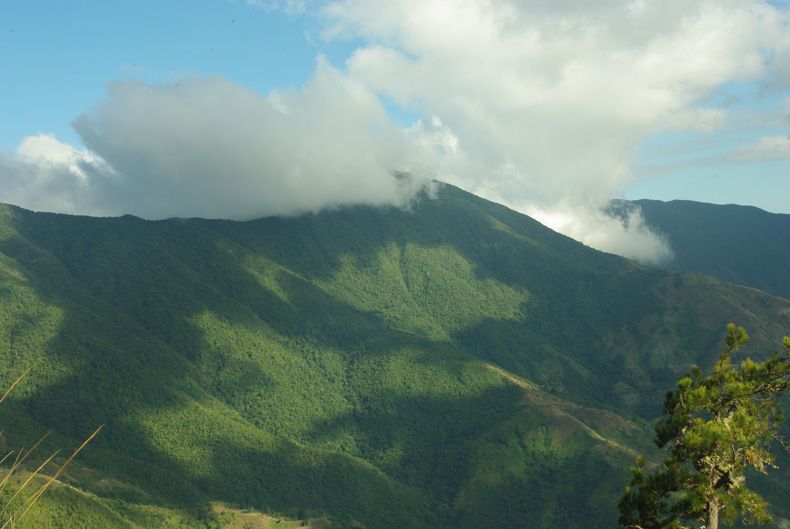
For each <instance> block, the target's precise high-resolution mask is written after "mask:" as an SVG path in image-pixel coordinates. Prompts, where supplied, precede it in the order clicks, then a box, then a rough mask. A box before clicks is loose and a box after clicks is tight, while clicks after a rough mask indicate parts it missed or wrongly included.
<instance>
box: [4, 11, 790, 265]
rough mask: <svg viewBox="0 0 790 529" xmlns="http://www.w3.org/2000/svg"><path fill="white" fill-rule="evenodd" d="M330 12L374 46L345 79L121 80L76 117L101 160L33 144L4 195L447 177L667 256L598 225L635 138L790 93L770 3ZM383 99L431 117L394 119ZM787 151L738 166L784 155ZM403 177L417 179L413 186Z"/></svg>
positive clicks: (60, 200)
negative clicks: (739, 85)
mask: <svg viewBox="0 0 790 529" xmlns="http://www.w3.org/2000/svg"><path fill="white" fill-rule="evenodd" d="M247 3H248V4H255V5H257V6H258V7H262V8H265V9H273V10H282V11H286V12H290V13H300V12H302V11H304V10H305V9H310V7H311V6H312V5H314V4H317V2H310V1H309V0H247ZM320 11H321V15H322V20H323V21H324V23H325V27H324V29H325V36H327V37H328V38H343V37H348V36H350V37H354V38H359V39H361V41H362V42H364V44H363V45H362V46H361V47H360V48H359V49H357V50H356V51H355V52H354V53H353V54H352V55H351V56H350V57H349V59H348V61H347V62H346V64H345V65H344V68H343V69H341V70H338V69H335V68H333V67H332V66H330V65H328V64H327V63H326V62H325V61H324V60H319V62H318V66H317V68H316V72H315V74H314V77H313V78H312V79H311V80H310V81H309V82H308V84H307V85H306V86H305V87H304V88H302V89H299V90H286V91H273V92H271V93H270V94H267V95H260V94H257V93H255V92H253V91H251V90H248V89H246V88H244V87H241V86H238V85H235V84H233V83H231V82H229V81H227V80H224V79H222V78H209V79H200V78H193V79H186V80H183V81H181V82H179V83H172V84H169V85H164V86H150V85H145V84H142V83H135V82H120V83H115V84H113V85H112V86H111V87H110V89H109V97H108V99H107V101H105V102H104V103H102V104H101V105H99V106H98V107H96V108H95V109H93V110H91V111H89V112H87V113H86V114H84V115H83V116H81V117H79V118H78V119H77V120H76V121H75V128H76V129H77V131H78V132H79V134H80V136H81V137H82V140H83V143H84V144H85V145H86V146H87V147H88V148H89V150H84V149H74V148H72V147H69V146H66V145H64V144H61V143H59V142H57V141H56V140H54V138H49V139H46V137H36V138H34V139H30V140H28V141H26V142H25V143H24V144H23V145H22V146H20V149H19V150H18V152H17V153H16V154H14V155H4V156H1V157H0V164H3V168H4V170H5V176H0V179H2V181H0V184H3V185H2V186H0V200H6V201H12V202H17V203H20V204H21V205H27V206H29V207H40V208H42V209H44V208H45V207H47V208H50V209H55V210H59V211H70V212H85V213H102V214H106V213H134V214H137V215H141V216H144V217H151V218H160V217H166V216H206V217H226V218H250V217H254V216H260V215H270V214H296V213H300V212H305V211H314V210H318V209H321V208H325V207H332V206H335V205H340V204H354V203H366V204H402V203H404V202H405V201H407V200H408V199H409V197H410V196H412V194H413V192H414V189H416V188H417V187H418V186H419V185H421V184H422V183H424V182H425V181H427V179H428V178H429V177H436V178H438V179H441V180H445V181H449V182H450V183H454V184H457V185H460V186H461V187H464V188H465V189H468V190H470V191H472V192H476V193H478V194H482V195H483V196H485V197H487V198H490V199H492V200H496V201H499V202H503V203H505V204H508V205H510V206H511V207H514V208H516V209H519V210H521V211H524V212H526V213H537V214H539V215H542V217H541V218H543V219H546V222H548V223H550V225H552V226H553V227H555V228H557V229H559V230H560V231H562V232H564V233H566V234H568V235H571V236H573V237H576V238H578V239H579V240H582V241H584V242H586V243H587V244H590V245H592V246H596V247H598V248H601V249H604V250H609V251H616V252H617V253H621V254H623V255H628V256H632V257H636V258H639V259H642V260H652V261H656V260H660V259H663V258H664V257H662V256H665V255H666V251H667V245H666V241H664V240H663V239H662V238H661V237H659V236H657V235H656V234H654V233H652V232H650V231H649V229H647V228H646V227H645V225H644V222H643V220H642V219H641V217H640V216H639V215H638V214H637V213H633V214H632V215H631V216H630V217H629V218H628V219H627V221H626V222H621V221H620V220H615V219H611V218H609V217H606V216H605V215H603V214H602V213H600V211H601V208H602V207H604V206H605V205H606V204H607V202H608V200H609V199H610V198H611V197H612V196H614V195H616V194H618V192H619V191H621V190H622V189H623V188H624V187H625V186H626V185H628V184H629V183H630V182H631V181H632V180H633V179H634V178H635V175H634V173H633V170H632V158H633V156H634V154H635V152H636V150H637V148H638V146H639V145H640V144H641V143H642V141H643V140H644V139H645V138H646V137H647V136H649V135H650V134H653V133H655V132H661V131H666V130H673V129H680V130H694V131H709V130H715V129H717V128H719V127H721V126H722V124H724V123H725V122H727V121H728V120H729V119H730V117H729V115H728V109H727V108H726V105H724V104H723V103H721V104H718V105H717V104H713V103H710V102H709V101H710V96H711V95H712V94H713V92H714V90H715V89H716V88H717V87H719V86H721V85H722V84H724V83H728V82H732V81H739V80H746V81H750V80H763V81H765V80H767V79H769V78H770V79H773V80H774V82H775V84H776V83H779V80H780V79H782V76H783V75H784V73H783V72H784V70H785V69H786V62H787V61H783V59H782V58H783V57H786V56H788V54H790V29H789V28H790V24H788V22H790V19H788V11H787V10H786V9H785V10H782V9H779V8H776V7H774V6H772V5H770V4H768V3H765V2H762V1H760V0H697V1H689V0H663V1H658V0H652V1H651V0H602V1H599V2H588V1H586V0H585V1H581V0H557V1H555V2H545V1H543V0H500V1H493V0H337V1H330V2H324V3H323V7H322V8H320ZM777 86H778V85H777ZM381 96H385V97H387V98H390V99H392V100H394V101H395V102H397V103H398V104H400V105H401V106H403V107H404V108H406V109H408V110H410V111H413V112H416V113H418V114H420V115H422V116H423V118H422V119H420V120H419V121H417V122H416V123H414V124H413V125H412V126H411V127H409V128H407V129H406V130H404V129H402V128H399V127H397V126H395V125H393V124H392V122H391V120H390V119H389V117H388V116H387V113H386V111H385V110H384V108H383V106H382V104H381V101H380V97H381ZM706 102H707V103H706ZM782 142H783V139H782V138H780V137H771V138H764V139H763V140H761V141H760V142H757V143H756V144H754V145H752V146H748V147H746V148H744V149H743V150H742V152H740V154H738V155H737V156H740V157H741V158H744V157H748V156H755V155H756V154H759V153H762V154H761V156H763V157H765V156H769V157H770V156H774V157H776V156H780V154H779V153H783V152H784V151H783V150H782V149H784V147H783V145H784V143H782ZM781 156H784V155H783V154H781ZM110 168H112V169H110ZM23 169H24V170H23ZM394 171H410V172H412V173H414V174H415V175H417V176H416V179H414V180H412V184H409V185H406V184H405V183H404V181H403V180H398V179H395V178H393V177H392V173H393V172H394ZM27 173H30V174H31V176H29V177H26V176H24V175H25V174H27ZM9 175H10V176H9ZM5 180H8V181H9V182H10V184H9V185H6V182H5ZM26 186H27V187H26ZM404 186H405V187H404ZM35 204H37V205H38V206H34V205H35ZM46 204H54V205H52V206H46ZM558 218H565V219H566V222H562V223H557V222H553V224H552V223H551V222H550V220H551V219H554V220H556V219H558Z"/></svg>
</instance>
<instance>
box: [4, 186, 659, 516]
mask: <svg viewBox="0 0 790 529" xmlns="http://www.w3.org/2000/svg"><path fill="white" fill-rule="evenodd" d="M446 192H447V193H449V195H446V196H444V195H443V197H442V203H441V207H427V206H426V205H424V204H423V205H420V204H417V205H415V206H414V211H411V212H406V211H401V210H389V211H387V212H386V213H382V212H381V211H377V210H374V209H371V208H350V209H344V210H338V211H334V212H328V213H323V214H320V215H315V216H310V215H307V216H303V217H299V218H294V219H262V220H259V221H254V222H249V223H234V222H224V221H202V220H183V221H182V220H171V221H162V222H145V221H142V220H140V219H135V218H132V217H123V218H118V219H91V218H85V217H66V216H56V215H45V214H37V215H34V214H30V213H25V212H18V213H16V214H15V216H14V221H13V222H14V226H15V228H16V229H17V230H18V231H19V233H20V236H19V237H12V238H10V239H6V240H3V241H0V252H2V253H4V254H6V255H9V256H11V257H12V258H14V259H16V260H17V261H18V262H19V263H20V264H21V265H22V267H23V269H24V270H25V271H27V277H26V279H27V281H28V283H29V285H30V287H31V288H32V289H34V290H35V292H36V294H37V295H38V296H39V297H40V298H42V299H44V300H46V301H47V302H49V303H51V304H53V305H56V306H58V307H60V308H61V309H62V310H63V312H64V315H65V317H64V320H63V322H62V324H61V328H60V329H59V331H58V333H57V336H56V337H55V338H54V340H53V341H52V342H51V343H50V345H49V351H48V354H49V355H51V356H53V357H55V358H57V359H59V360H61V361H62V363H63V364H65V365H67V366H70V367H73V370H72V371H71V373H70V374H69V375H68V376H67V377H65V378H62V379H57V378H49V379H48V378H47V376H46V374H42V376H41V380H49V382H48V383H44V384H42V385H41V386H40V387H39V389H38V390H37V391H36V392H35V393H33V394H31V395H29V396H27V397H25V399H24V405H25V407H26V408H27V410H28V412H29V413H30V415H31V416H32V417H33V418H34V419H35V420H37V421H38V422H40V423H41V424H43V425H45V426H47V427H50V428H53V429H55V430H57V431H58V432H61V433H63V434H64V435H68V436H71V437H72V439H74V440H78V439H81V438H84V437H85V435H87V433H89V432H90V431H91V430H92V429H93V428H95V426H96V425H98V424H102V423H106V424H107V428H106V429H105V431H104V432H103V433H102V435H101V437H100V438H99V439H97V442H96V443H95V444H93V445H91V448H90V450H88V451H87V452H85V453H84V457H83V456H81V459H83V460H84V461H87V462H89V463H90V464H91V465H92V466H94V467H96V468H98V469H100V470H102V471H103V472H106V473H107V474H108V475H110V476H112V477H114V478H117V479H120V480H128V481H132V482H134V483H137V484H141V485H143V486H145V487H146V488H149V489H150V490H152V491H154V492H155V493H156V494H157V495H158V496H159V498H162V499H163V500H165V501H167V502H171V503H174V504H178V505H188V504H193V503H195V502H199V501H203V500H205V499H208V498H210V499H220V500H224V501H228V502H233V503H237V504H240V505H242V506H248V505H249V506H253V507H256V508H259V509H263V510H273V511H277V512H287V513H291V514H294V515H298V514H299V509H308V510H315V511H329V512H332V513H335V514H340V515H343V516H346V517H348V518H351V519H357V520H360V521H364V522H365V523H366V524H368V525H369V526H371V527H402V526H407V527H409V526H415V527H419V526H431V519H430V516H429V514H428V512H429V511H436V510H438V511H442V509H443V508H444V510H446V509H448V508H449V507H448V506H449V505H450V503H451V502H452V501H453V498H454V495H455V494H456V493H457V491H458V489H459V487H460V486H461V485H462V483H463V481H464V479H465V477H466V472H468V470H469V464H470V461H469V459H468V458H469V451H468V450H467V448H468V443H469V442H470V440H473V439H475V438H476V437H478V436H480V435H482V434H483V433H485V432H486V431H487V430H488V429H489V428H491V427H492V426H493V425H495V424H496V423H497V422H498V421H500V420H502V417H503V416H505V415H507V413H508V412H509V410H511V409H512V408H511V407H512V406H513V405H514V403H515V402H516V401H517V391H516V390H515V389H514V388H513V387H508V386H504V385H495V384H488V385H485V384H482V382H480V384H482V385H481V389H480V391H479V392H478V393H474V394H472V393H467V394H464V393H462V392H459V391H457V389H456V390H452V391H450V390H448V391H447V392H446V393H445V394H442V393H440V392H438V390H437V388H434V387H431V384H430V383H423V384H424V387H417V388H415V387H409V388H407V387H403V386H398V385H397V384H394V383H392V380H389V379H386V378H384V377H385V375H391V376H392V378H393V379H395V378H397V376H399V374H400V372H399V371H398V369H399V368H397V366H396V367H393V365H392V364H391V363H389V362H390V360H391V359H393V358H395V357H396V356H397V357H398V358H400V356H399V355H401V354H402V352H403V351H404V350H413V351H414V352H415V353H414V356H413V362H412V364H414V365H417V364H421V365H419V369H421V370H425V371H428V370H430V369H436V370H437V371H439V372H441V373H445V374H447V375H448V376H449V377H451V378H453V377H454V378H455V382H453V383H452V384H451V383H449V382H448V384H449V385H448V387H449V388H451V389H452V388H462V387H466V384H467V383H468V380H466V379H464V378H463V377H464V376H465V372H466V368H467V367H468V366H469V365H472V364H474V363H475V361H474V360H472V358H473V357H477V358H483V359H490V360H492V361H495V362H496V363H498V364H501V365H503V366H505V367H507V368H511V369H513V370H514V371H516V372H519V373H521V374H525V375H526V376H528V377H529V376H530V375H531V374H532V372H535V371H537V370H539V369H542V368H544V367H546V366H548V365H550V364H549V363H550V362H554V363H555V364H556V365H557V371H556V373H557V374H558V375H557V376H560V377H564V380H563V381H562V383H563V384H564V385H565V387H566V388H572V389H574V390H575V391H580V393H577V394H574V395H578V396H579V397H581V396H582V395H584V396H585V397H589V396H590V395H596V396H597V395H600V396H601V397H600V398H601V399H603V392H604V391H605V389H606V388H605V387H604V386H601V385H598V386H595V385H593V384H590V385H589V387H581V388H579V387H578V386H579V385H580V384H579V382H578V380H576V379H574V378H572V376H571V374H569V373H572V372H575V371H578V372H582V371H584V370H589V371H593V372H596V373H599V374H600V373H606V370H611V369H612V366H611V364H610V363H607V362H610V360H611V359H606V358H602V355H600V352H601V348H602V343H603V341H604V340H605V338H606V337H607V335H608V333H610V331H612V330H614V331H617V330H619V329H620V328H621V327H623V326H628V325H632V326H633V325H636V322H639V321H640V318H641V317H642V316H643V315H646V314H651V313H653V312H657V311H659V310H661V304H660V303H659V302H658V301H657V300H656V299H655V297H653V296H652V294H651V295H650V296H648V295H645V293H646V292H650V291H651V290H650V289H652V288H653V286H654V283H655V282H656V281H657V280H658V279H659V278H661V277H665V276H666V275H667V274H666V273H664V272H644V273H640V274H631V273H630V272H631V271H633V270H635V269H636V268H635V267H634V266H633V265H631V264H629V263H627V262H625V261H622V260H621V259H619V258H615V257H613V256H607V255H604V254H600V253H597V252H592V251H591V250H589V249H585V248H583V247H581V246H580V245H578V244H576V243H574V242H572V241H570V240H569V239H565V238H563V237H559V236H557V235H556V234H553V233H552V232H550V231H548V230H546V229H545V228H542V227H540V226H538V225H537V224H536V223H535V222H534V221H532V220H531V219H528V218H526V217H523V216H520V215H518V214H516V213H514V212H510V211H509V210H506V209H505V208H502V207H499V206H495V205H491V204H489V203H486V202H483V201H479V200H477V199H475V200H469V199H466V198H464V197H463V196H461V195H459V193H461V192H460V191H456V190H452V189H450V190H449V191H446ZM433 205H434V204H431V206H433ZM497 223H498V224H497ZM492 226H493V228H492ZM404 234H408V236H406V235H404ZM390 244H395V245H399V246H401V247H403V246H404V245H406V244H416V245H421V246H425V247H428V248H431V247H435V246H439V245H449V246H451V247H452V248H454V249H456V250H457V251H458V252H459V253H460V254H461V255H462V256H463V257H464V258H465V259H467V260H468V261H469V262H471V263H474V264H475V269H474V272H475V274H476V275H477V276H478V277H480V278H488V277H490V278H492V279H495V280H496V281H498V282H501V283H504V284H506V285H513V286H518V287H522V288H525V289H527V288H528V289H529V291H530V294H531V296H532V297H531V301H530V302H528V303H527V304H526V305H524V306H523V313H524V321H523V322H518V323H513V322H510V321H503V320H497V319H491V318H489V319H484V320H482V321H478V322H476V323H475V324H474V325H471V326H468V327H466V328H464V329H461V330H459V331H458V332H456V333H454V334H453V336H452V337H453V338H454V339H455V340H454V341H445V342H441V341H438V342H437V341H435V340H431V339H428V338H426V337H424V336H420V335H418V334H411V333H408V332H404V331H401V330H398V329H395V328H393V327H392V326H391V325H390V324H389V323H387V321H385V320H384V319H383V317H382V316H381V315H378V314H374V313H371V312H365V311H362V310H360V309H358V308H355V307H353V306H352V305H350V304H348V303H345V302H342V301H340V300H338V299H337V298H335V297H333V296H330V295H329V294H327V293H326V292H325V291H324V290H322V289H320V288H318V287H317V286H316V285H315V284H314V283H312V282H311V281H309V280H310V279H313V278H319V279H324V280H328V279H329V278H331V277H332V274H333V273H334V272H335V271H336V270H337V269H338V268H339V267H340V266H341V264H342V258H343V257H344V256H351V258H353V259H354V260H355V261H356V262H357V263H358V264H359V265H360V266H362V267H364V266H367V265H368V264H371V265H372V263H374V261H375V259H376V256H377V255H378V251H379V250H380V249H381V248H382V247H385V246H387V245H390ZM250 255H262V256H265V257H266V258H267V259H269V260H271V261H272V262H273V263H274V264H275V265H277V266H280V267H282V268H283V269H284V271H278V272H277V276H276V283H277V287H278V289H279V291H278V290H277V289H273V288H268V287H266V286H265V285H264V284H263V283H262V282H261V280H260V278H258V277H256V276H254V275H253V274H252V273H251V272H250V271H249V270H248V269H247V268H245V266H244V260H245V258H247V257H249V256H250ZM615 276H617V277H618V279H617V281H615V280H614V279H613V278H614V277H615ZM607 278H608V279H607ZM623 299H626V300H628V302H627V303H623V301H622V300H623ZM582 315H584V317H581V316H582ZM525 345H526V346H527V347H525ZM514 348H518V350H517V351H515V352H514V351H513V349H514ZM287 355H290V356H287ZM541 355H548V358H546V359H542V358H541ZM563 355H567V356H568V357H571V356H572V357H573V358H575V361H576V362H579V364H580V369H579V370H567V369H565V367H564V366H563V365H562V363H563V362H565V361H566V360H565V357H563ZM332 362H334V364H332ZM289 366H290V367H289ZM289 369H290V371H289ZM308 375H309V376H312V377H314V378H309V376H308ZM371 375H375V376H378V377H379V378H378V379H376V378H373V380H374V382H371ZM277 376H279V378H277ZM320 377H323V379H322V380H324V381H325V382H326V383H327V384H329V385H332V387H337V388H341V389H339V390H338V391H337V392H336V393H332V394H331V395H329V394H327V395H323V394H318V395H315V396H314V395H311V392H314V391H315V392H318V391H320V389H321V388H320V387H318V386H311V385H308V384H307V382H311V381H317V380H318V379H319V378H320ZM294 380H296V381H304V382H305V384H303V385H302V387H299V384H298V383H294V382H293V381H294ZM364 381H368V382H367V383H368V384H369V385H370V387H368V388H365V387H361V384H362V383H363V382H364ZM552 389H556V390H557V391H558V392H562V391H564V390H563V388H562V387H561V386H560V385H558V386H557V387H556V388H552ZM417 390H419V391H417ZM300 391H301V393H300ZM568 391H570V390H568ZM286 397H287V398H286ZM324 397H326V398H324ZM278 398H282V399H284V400H279V401H278V400H276V399H278ZM287 399H291V400H287ZM300 399H301V400H300ZM331 399H336V400H337V401H338V403H337V404H336V405H335V404H332V402H330V401H331ZM288 402H290V403H296V404H298V403H302V404H301V406H299V407H297V406H294V407H293V408H289V407H288V405H286V404H284V403H288ZM305 403H310V406H307V405H306V404H305ZM275 404H276V407H277V410H276V411H277V412H278V413H280V415H275V414H274V411H275V410H267V409H266V406H267V405H271V406H275ZM332 406H335V407H332ZM308 407H310V408H311V409H308V410H304V408H308ZM297 408H299V409H297ZM261 410H263V411H261ZM289 413H290V414H291V415H290V416H287V415H288V414H289ZM300 413H303V414H304V415H299V414H300ZM322 414H323V416H322ZM218 425H221V426H218ZM256 427H257V428H256ZM272 431H273V432H275V434H277V436H276V437H273V436H272V435H270V432H272ZM283 439H290V440H288V441H286V440H283ZM310 443H314V444H315V445H317V446H321V447H323V448H324V449H325V451H318V450H316V449H314V448H309V447H308V444H310ZM360 458H364V459H367V460H368V461H369V462H373V463H374V464H375V466H374V465H373V464H370V463H365V462H363V461H362V460H361V459H360ZM442 505H443V506H444V507H443V508H442V507H441V506H442ZM421 520H422V521H421ZM426 520H427V521H426Z"/></svg>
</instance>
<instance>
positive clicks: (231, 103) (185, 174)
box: [0, 60, 424, 219]
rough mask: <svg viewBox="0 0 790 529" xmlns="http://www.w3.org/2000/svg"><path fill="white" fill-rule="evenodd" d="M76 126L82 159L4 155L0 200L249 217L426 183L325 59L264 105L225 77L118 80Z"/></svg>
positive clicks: (372, 99)
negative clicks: (296, 86) (302, 82)
mask: <svg viewBox="0 0 790 529" xmlns="http://www.w3.org/2000/svg"><path fill="white" fill-rule="evenodd" d="M74 128H75V129H76V130H77V132H78V133H79V135H80V137H81V139H82V141H83V142H84V143H85V145H86V146H87V147H88V149H89V150H78V149H75V148H73V147H70V146H68V145H65V144H62V143H60V142H58V141H57V140H56V139H54V138H52V137H50V136H36V137H31V138H28V139H26V140H25V141H24V142H23V143H22V144H21V145H20V147H19V149H18V151H17V154H16V156H13V157H9V156H5V157H4V158H3V159H2V161H0V163H2V164H3V167H4V169H5V171H3V173H4V174H5V176H4V177H3V179H4V180H10V181H11V182H12V185H11V186H4V190H3V192H2V196H1V197H0V199H2V200H4V201H9V202H13V203H17V204H20V205H23V206H26V207H32V208H34V209H47V210H51V211H59V212H68V213H90V214H99V215H115V214H123V213H131V214H135V215H139V216H141V217H145V218H154V219H157V218H166V217H192V216H200V217H210V218H233V219H249V218H253V217H258V216H262V215H293V214H298V213H303V212H308V211H317V210H319V209H322V208H326V207H332V206H336V205H342V204H373V205H386V204H402V203H404V202H405V201H407V200H408V199H409V198H410V196H411V195H412V194H413V192H414V190H415V189H416V188H417V187H419V185H420V184H421V183H422V182H423V181H424V179H423V180H420V179H419V178H420V176H419V170H418V168H417V167H412V166H411V164H412V163H415V164H417V165H419V163H418V162H417V160H416V157H417V155H418V154H419V153H420V149H419V148H417V147H416V146H415V145H414V142H413V140H412V139H411V138H410V137H409V136H408V135H407V134H406V132H405V131H403V130H402V129H399V128H397V127H395V126H394V125H392V124H391V123H390V122H389V119H388V117H387V114H386V111H385V110H384V108H383V106H382V105H381V103H380V102H379V100H378V98H377V97H376V96H375V95H374V94H373V93H372V92H371V91H369V90H368V89H367V88H365V87H364V86H363V85H360V84H359V83H357V82H356V81H354V80H353V79H351V78H349V77H347V76H344V75H343V74H341V73H340V72H339V71H337V70H336V69H334V68H332V67H331V66H329V65H328V64H326V63H325V62H324V61H323V60H321V61H319V64H318V68H317V70H316V73H315V75H314V77H313V79H312V80H311V81H310V82H309V83H308V84H307V85H306V86H305V87H304V88H303V89H302V90H293V91H286V92H272V93H270V94H268V96H266V97H263V96H260V95H258V94H257V93H255V92H253V91H251V90H248V89H246V88H244V87H242V86H239V85H236V84H233V83H231V82H229V81H227V80H225V79H222V78H207V79H201V78H193V79H185V80H182V81H180V82H178V83H174V84H170V85H163V86H150V85H146V84H143V83H139V82H132V81H125V82H117V83H115V84H113V85H111V86H110V87H109V94H108V98H107V100H106V101H105V102H104V103H102V104H101V105H99V106H97V107H96V108H94V109H92V110H90V111H89V112H87V113H85V114H83V115H82V116H80V117H78V118H77V119H76V120H75V122H74ZM394 171H403V172H410V173H412V174H413V175H414V177H413V178H412V179H411V180H404V179H396V178H395V177H394V176H393V172H394ZM9 175H10V177H9Z"/></svg>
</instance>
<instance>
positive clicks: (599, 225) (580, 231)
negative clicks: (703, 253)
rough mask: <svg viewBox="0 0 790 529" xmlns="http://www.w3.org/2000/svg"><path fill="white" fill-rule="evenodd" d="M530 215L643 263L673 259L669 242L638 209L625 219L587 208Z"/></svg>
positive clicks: (581, 239) (566, 232)
mask: <svg viewBox="0 0 790 529" xmlns="http://www.w3.org/2000/svg"><path fill="white" fill-rule="evenodd" d="M530 215H531V216H532V217H534V218H536V219H537V220H539V221H540V222H542V223H543V224H545V225H546V226H548V227H550V228H551V229H553V230H555V231H559V232H561V233H564V234H566V235H568V236H569V237H572V238H574V239H576V240H578V241H581V242H583V243H584V244H586V245H588V246H592V247H593V248H596V249H598V250H602V251H604V252H609V253H614V254H617V255H622V256H623V257H628V258H630V259H635V260H637V261H639V262H642V263H648V264H659V265H660V264H665V263H667V262H669V261H671V260H672V258H673V256H674V254H673V252H672V248H671V244H670V241H669V240H668V239H667V238H666V237H665V236H663V235H662V234H659V233H656V232H655V231H653V230H652V229H651V228H650V227H649V226H648V225H647V223H646V222H645V218H644V216H643V215H642V212H641V210H640V209H638V208H632V209H629V210H628V211H626V212H624V215H623V217H622V218H619V217H613V216H610V215H607V214H605V213H604V212H602V211H600V210H585V209H582V210H579V209H567V210H562V209H554V210H552V211H542V210H539V209H533V210H531V211H530Z"/></svg>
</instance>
